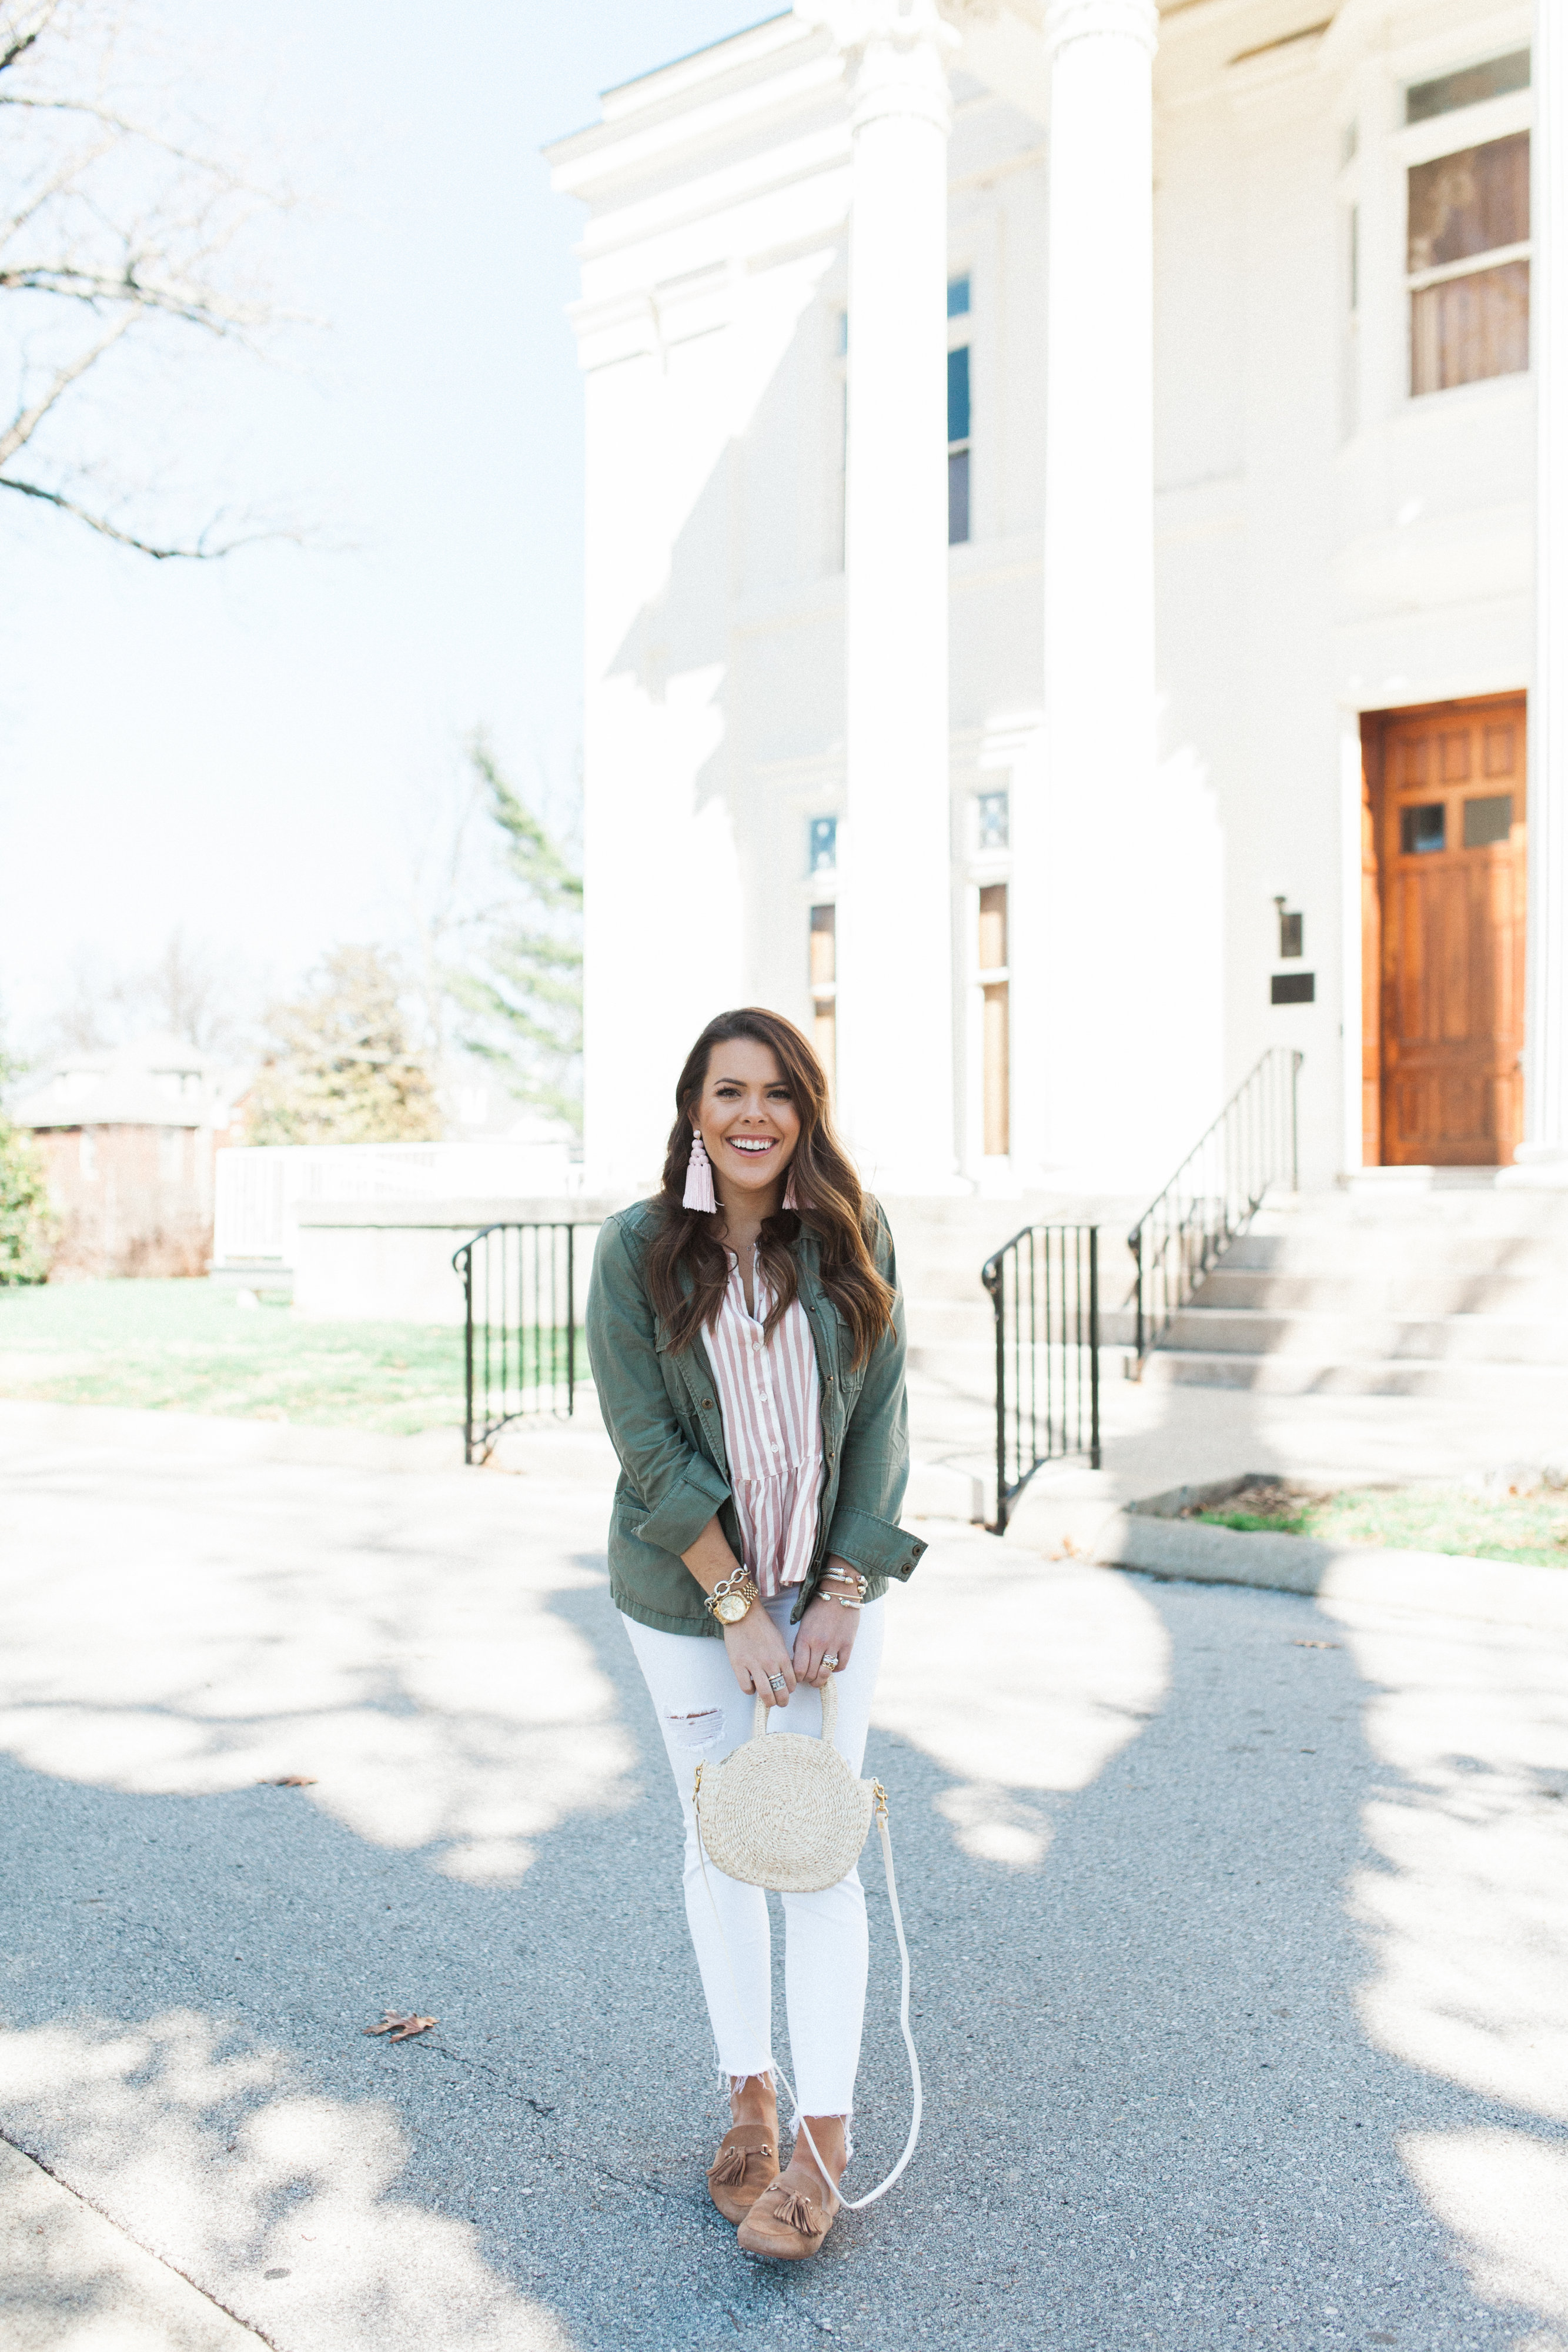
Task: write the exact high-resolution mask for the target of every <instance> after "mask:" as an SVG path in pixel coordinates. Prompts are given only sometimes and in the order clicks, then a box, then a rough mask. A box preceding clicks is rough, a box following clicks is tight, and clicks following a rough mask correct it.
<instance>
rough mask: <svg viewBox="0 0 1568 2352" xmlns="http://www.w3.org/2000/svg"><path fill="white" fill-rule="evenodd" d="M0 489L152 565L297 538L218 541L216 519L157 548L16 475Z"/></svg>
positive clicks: (1, 479) (5, 478)
mask: <svg viewBox="0 0 1568 2352" xmlns="http://www.w3.org/2000/svg"><path fill="white" fill-rule="evenodd" d="M0 490H15V491H16V493H17V495H18V497H20V498H24V499H43V500H44V502H45V504H46V505H47V506H51V507H57V508H58V509H59V510H60V512H61V513H62V514H68V515H75V517H76V519H77V520H78V522H85V523H86V525H87V527H88V529H89V530H96V531H98V532H99V534H100V535H101V536H102V537H103V538H104V539H112V540H113V541H114V542H115V544H116V546H118V547H133V548H134V549H135V550H136V552H137V553H138V555H150V556H151V557H152V560H153V562H155V563H167V562H172V561H179V562H191V563H211V562H214V561H215V560H216V558H217V557H219V556H222V555H233V554H235V552H236V551H237V550H238V549H240V548H242V547H255V546H257V545H258V544H259V543H260V542H261V541H264V540H274V539H287V540H295V539H298V532H296V531H291V530H246V531H241V532H240V533H238V534H237V535H236V536H235V538H233V539H222V538H218V537H216V536H214V534H215V533H216V532H217V530H218V524H219V521H221V520H222V518H221V517H219V518H215V519H214V521H212V522H211V523H209V524H208V525H207V528H206V530H204V531H202V532H201V533H200V534H199V535H198V537H197V538H196V539H195V540H194V541H188V542H187V543H186V544H185V545H184V546H183V547H179V546H169V547H160V546H159V545H158V544H157V542H156V541H152V540H148V539H138V538H137V536H136V534H135V532H134V531H129V530H120V526H119V524H118V523H112V522H110V520H109V518H108V516H107V515H97V514H93V513H92V512H91V511H90V510H89V509H88V508H87V507H84V506H78V503H77V501H76V500H75V499H68V498H66V497H65V496H63V494H62V493H61V492H60V491H58V490H47V489H45V488H44V487H43V486H42V484H41V483H38V482H19V481H17V480H16V477H15V475H12V474H0Z"/></svg>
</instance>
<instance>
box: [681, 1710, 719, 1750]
mask: <svg viewBox="0 0 1568 2352" xmlns="http://www.w3.org/2000/svg"><path fill="white" fill-rule="evenodd" d="M668 1721H669V1724H670V1727H671V1728H672V1730H673V1731H674V1736H675V1738H676V1740H677V1741H678V1742H679V1744H680V1746H681V1747H683V1748H712V1747H713V1746H714V1745H715V1743H716V1741H718V1740H720V1739H722V1738H724V1709H723V1707H722V1706H704V1707H698V1708H697V1709H696V1710H695V1712H694V1713H693V1714H691V1715H678V1714H672V1715H671V1716H670V1717H668Z"/></svg>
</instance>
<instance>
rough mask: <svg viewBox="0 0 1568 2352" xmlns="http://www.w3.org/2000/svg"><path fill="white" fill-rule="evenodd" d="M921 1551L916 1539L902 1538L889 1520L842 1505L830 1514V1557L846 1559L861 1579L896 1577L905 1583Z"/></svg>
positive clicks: (905, 1536) (917, 1562)
mask: <svg viewBox="0 0 1568 2352" xmlns="http://www.w3.org/2000/svg"><path fill="white" fill-rule="evenodd" d="M924 1550H925V1545H924V1544H923V1543H922V1542H921V1540H920V1538H919V1537H918V1536H912V1535H906V1534H905V1533H904V1529H903V1528H900V1527H895V1526H894V1524H893V1522H892V1521H891V1520H889V1519H875V1518H873V1517H872V1515H871V1513H870V1512H869V1511H857V1510H856V1509H855V1508H854V1507H853V1505H852V1504H846V1505H845V1506H844V1507H843V1508H842V1509H841V1510H839V1511H835V1512H834V1514H833V1525H832V1529H831V1533H830V1535H829V1537H828V1551H829V1554H830V1556H833V1557H837V1558H838V1559H847V1560H848V1561H849V1564H850V1566H851V1567H852V1568H858V1569H859V1570H860V1572H861V1574H862V1576H898V1577H903V1578H904V1579H905V1580H907V1579H908V1578H909V1577H911V1576H913V1575H914V1573H915V1569H916V1567H917V1566H918V1564H919V1560H920V1555H921V1553H922V1552H923V1551H924Z"/></svg>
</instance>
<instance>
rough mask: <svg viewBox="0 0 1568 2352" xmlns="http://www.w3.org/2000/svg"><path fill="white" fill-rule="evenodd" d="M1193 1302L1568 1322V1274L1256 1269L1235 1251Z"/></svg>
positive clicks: (1297, 1311) (1287, 1311)
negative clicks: (1238, 1258) (1240, 1260)
mask: <svg viewBox="0 0 1568 2352" xmlns="http://www.w3.org/2000/svg"><path fill="white" fill-rule="evenodd" d="M1192 1305H1193V1307H1195V1308H1201V1309H1202V1310H1203V1311H1204V1312H1205V1313H1206V1314H1207V1313H1210V1312H1213V1311H1214V1310H1216V1309H1234V1308H1237V1307H1251V1308H1258V1309H1262V1310H1265V1311H1268V1312H1272V1313H1274V1314H1281V1315H1301V1314H1310V1313H1320V1314H1343V1315H1362V1314H1364V1315H1371V1316H1396V1317H1401V1318H1403V1317H1408V1316H1434V1315H1439V1316H1441V1315H1504V1316H1507V1317H1510V1318H1512V1319H1515V1320H1517V1321H1520V1322H1524V1323H1537V1322H1550V1321H1558V1322H1561V1323H1563V1324H1564V1325H1565V1326H1568V1274H1562V1275H1554V1276H1548V1277H1542V1276H1540V1275H1533V1274H1531V1275H1518V1274H1512V1273H1509V1274H1499V1273H1493V1272H1488V1273H1484V1274H1456V1273H1455V1272H1454V1271H1453V1269H1452V1268H1451V1267H1449V1266H1448V1265H1443V1266H1442V1267H1440V1268H1434V1267H1431V1266H1430V1265H1428V1266H1427V1267H1426V1268H1424V1269H1423V1270H1421V1271H1420V1272H1418V1273H1416V1272H1412V1273H1405V1272H1402V1271H1399V1272H1392V1273H1390V1272H1387V1271H1385V1272H1384V1273H1381V1274H1364V1275H1354V1274H1344V1273H1311V1274H1303V1273H1299V1272H1297V1271H1296V1270H1295V1269H1294V1268H1292V1269H1291V1271H1289V1272H1288V1273H1277V1272H1274V1271H1271V1270H1270V1271H1267V1272H1263V1271H1260V1272H1258V1273H1252V1272H1250V1271H1249V1270H1248V1269H1247V1268H1246V1267H1243V1266H1238V1265H1237V1264H1236V1254H1235V1252H1234V1251H1231V1252H1228V1254H1227V1255H1226V1256H1224V1257H1223V1258H1221V1260H1220V1262H1219V1264H1218V1266H1217V1267H1216V1268H1215V1270H1214V1272H1213V1273H1212V1274H1211V1275H1209V1276H1207V1278H1206V1279H1205V1281H1204V1282H1203V1283H1202V1285H1201V1286H1199V1288H1198V1290H1197V1293H1196V1294H1195V1296H1194V1297H1193V1300H1192Z"/></svg>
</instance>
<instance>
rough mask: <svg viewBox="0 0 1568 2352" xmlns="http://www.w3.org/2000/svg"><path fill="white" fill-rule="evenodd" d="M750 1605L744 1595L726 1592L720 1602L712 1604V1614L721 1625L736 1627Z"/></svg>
mask: <svg viewBox="0 0 1568 2352" xmlns="http://www.w3.org/2000/svg"><path fill="white" fill-rule="evenodd" d="M750 1606H751V1603H750V1601H747V1598H746V1596H745V1594H744V1593H741V1592H727V1593H726V1594H725V1596H724V1599H723V1600H722V1601H715V1602H714V1604H713V1613H714V1615H715V1616H716V1618H717V1619H718V1622H719V1623H720V1624H721V1625H737V1624H738V1623H739V1622H740V1620H741V1619H742V1618H743V1617H744V1616H745V1614H746V1612H747V1610H748V1609H749V1608H750Z"/></svg>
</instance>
